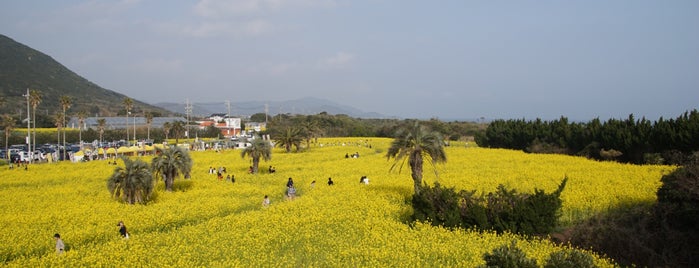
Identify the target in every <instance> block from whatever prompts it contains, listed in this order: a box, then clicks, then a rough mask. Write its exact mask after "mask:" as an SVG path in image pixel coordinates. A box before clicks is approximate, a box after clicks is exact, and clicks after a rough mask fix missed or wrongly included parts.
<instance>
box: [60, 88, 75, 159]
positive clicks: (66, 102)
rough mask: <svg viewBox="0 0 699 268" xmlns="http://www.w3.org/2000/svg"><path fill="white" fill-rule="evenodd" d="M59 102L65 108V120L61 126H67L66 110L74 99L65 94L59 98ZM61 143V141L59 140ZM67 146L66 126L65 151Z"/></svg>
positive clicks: (64, 135) (64, 131)
mask: <svg viewBox="0 0 699 268" xmlns="http://www.w3.org/2000/svg"><path fill="white" fill-rule="evenodd" d="M59 102H60V103H61V107H62V108H63V122H62V124H61V126H63V127H65V126H66V110H68V109H70V105H71V104H72V103H73V100H71V99H70V97H69V96H66V95H63V96H61V98H60V99H59ZM59 143H60V141H59ZM65 148H66V130H65V128H64V129H63V151H64V153H65Z"/></svg>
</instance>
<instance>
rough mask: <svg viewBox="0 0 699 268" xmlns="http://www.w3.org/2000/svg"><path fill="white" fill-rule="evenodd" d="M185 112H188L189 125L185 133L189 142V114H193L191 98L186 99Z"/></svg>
mask: <svg viewBox="0 0 699 268" xmlns="http://www.w3.org/2000/svg"><path fill="white" fill-rule="evenodd" d="M184 112H185V114H187V125H186V127H185V134H186V136H187V143H189V116H190V115H191V114H192V104H191V103H189V99H186V100H185V104H184Z"/></svg>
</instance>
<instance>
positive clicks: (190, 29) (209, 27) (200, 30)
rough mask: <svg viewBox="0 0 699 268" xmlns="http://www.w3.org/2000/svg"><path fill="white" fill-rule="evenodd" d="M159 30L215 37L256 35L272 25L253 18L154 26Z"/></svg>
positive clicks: (270, 30)
mask: <svg viewBox="0 0 699 268" xmlns="http://www.w3.org/2000/svg"><path fill="white" fill-rule="evenodd" d="M154 29H155V30H156V31H160V32H170V33H175V34H180V35H184V36H193V37H217V36H234V37H240V36H256V35H262V34H266V33H269V32H272V31H273V30H274V25H272V23H270V22H269V21H266V20H262V19H255V20H250V21H245V22H234V21H204V22H200V23H196V24H191V25H178V24H160V25H158V26H157V27H155V28H154Z"/></svg>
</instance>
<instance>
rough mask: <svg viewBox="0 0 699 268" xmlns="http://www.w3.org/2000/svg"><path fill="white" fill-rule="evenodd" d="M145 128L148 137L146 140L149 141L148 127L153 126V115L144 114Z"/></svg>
mask: <svg viewBox="0 0 699 268" xmlns="http://www.w3.org/2000/svg"><path fill="white" fill-rule="evenodd" d="M145 116H146V126H147V127H148V135H147V137H146V139H148V140H150V126H151V125H152V124H153V113H151V112H146V114H145Z"/></svg>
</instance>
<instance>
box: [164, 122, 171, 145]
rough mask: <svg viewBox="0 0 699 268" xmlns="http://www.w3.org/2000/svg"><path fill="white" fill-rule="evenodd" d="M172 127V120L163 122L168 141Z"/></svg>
mask: <svg viewBox="0 0 699 268" xmlns="http://www.w3.org/2000/svg"><path fill="white" fill-rule="evenodd" d="M170 129H172V124H171V123H170V122H165V123H163V133H164V134H165V140H166V141H167V140H168V139H169V137H170Z"/></svg>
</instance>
